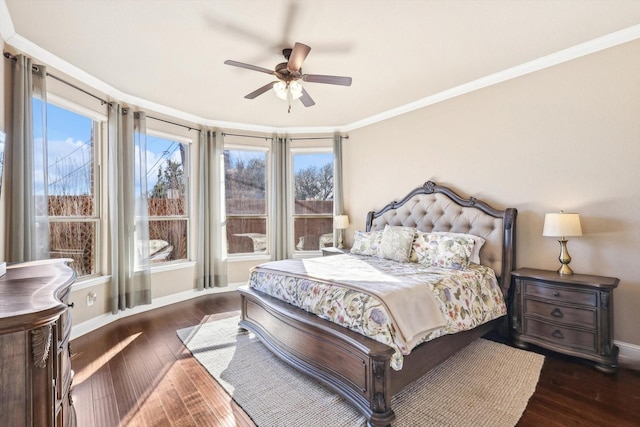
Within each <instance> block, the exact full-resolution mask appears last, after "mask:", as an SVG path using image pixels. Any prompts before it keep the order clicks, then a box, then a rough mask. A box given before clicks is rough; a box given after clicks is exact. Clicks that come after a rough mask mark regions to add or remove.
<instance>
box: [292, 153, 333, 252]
mask: <svg viewBox="0 0 640 427" xmlns="http://www.w3.org/2000/svg"><path fill="white" fill-rule="evenodd" d="M292 156H293V196H294V200H293V238H294V242H293V244H294V247H295V250H296V251H319V250H320V249H322V248H323V247H327V246H333V152H332V151H331V150H330V149H326V150H321V149H316V150H309V149H295V148H294V149H292Z"/></svg>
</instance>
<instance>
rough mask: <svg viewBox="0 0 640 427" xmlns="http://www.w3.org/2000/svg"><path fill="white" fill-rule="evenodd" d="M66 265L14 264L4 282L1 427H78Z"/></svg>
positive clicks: (0, 298)
mask: <svg viewBox="0 0 640 427" xmlns="http://www.w3.org/2000/svg"><path fill="white" fill-rule="evenodd" d="M67 261H70V260H64V259H57V260H43V261H33V262H27V263H20V264H13V265H9V266H7V273H6V274H5V275H4V276H2V277H0V418H1V419H0V424H1V425H4V426H12V427H20V426H28V427H49V426H51V427H53V426H55V427H73V426H75V425H76V417H75V410H74V408H73V403H72V400H71V388H72V383H73V371H72V370H71V360H70V357H71V355H70V352H71V349H70V347H69V336H70V334H71V313H70V310H69V306H68V301H69V295H70V293H71V284H72V283H73V281H74V280H75V277H76V275H75V272H74V271H73V269H71V268H70V267H69V266H68V264H67Z"/></svg>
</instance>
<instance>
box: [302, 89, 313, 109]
mask: <svg viewBox="0 0 640 427" xmlns="http://www.w3.org/2000/svg"><path fill="white" fill-rule="evenodd" d="M300 102H302V105H304V106H305V107H311V106H312V105H316V103H315V101H314V100H313V99H311V97H310V96H309V93H307V91H306V90H304V88H302V96H301V97H300Z"/></svg>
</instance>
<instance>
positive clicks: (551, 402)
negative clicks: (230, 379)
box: [71, 292, 640, 427]
mask: <svg viewBox="0 0 640 427" xmlns="http://www.w3.org/2000/svg"><path fill="white" fill-rule="evenodd" d="M239 302H240V298H239V296H238V293H237V292H229V293H222V294H212V295H206V296H202V297H199V298H195V299H192V300H189V301H185V302H182V303H179V304H174V305H171V306H168V307H163V308H159V309H156V310H152V311H149V312H146V313H142V314H138V315H134V316H130V317H126V318H123V319H121V320H118V321H116V322H114V323H112V324H110V325H107V326H105V327H103V328H100V329H99V330H96V331H94V332H91V333H89V334H86V335H84V336H82V337H79V338H77V339H75V340H73V342H72V344H71V345H72V348H73V352H74V354H73V359H72V368H73V370H74V371H75V377H74V390H73V397H74V404H75V407H76V412H77V415H78V426H79V427H103V426H123V427H124V426H149V427H151V426H153V427H156V426H253V425H254V424H253V422H252V421H251V419H250V418H249V417H248V416H247V415H246V414H245V413H244V412H243V411H242V409H240V408H239V407H238V406H237V405H236V404H235V403H234V402H233V400H232V399H231V398H230V397H229V396H228V395H227V394H226V392H225V391H224V390H223V389H222V387H220V386H219V385H218V383H217V382H216V381H215V380H213V379H212V378H211V377H210V376H209V374H208V373H207V372H206V371H205V369H204V368H203V367H202V366H201V365H200V364H199V363H198V362H197V361H196V360H195V359H193V358H192V357H191V354H190V353H189V351H188V350H186V349H185V348H184V346H183V345H182V342H181V341H180V339H179V338H178V337H177V335H176V330H177V329H180V328H184V327H187V326H192V325H196V324H199V323H202V322H206V321H208V320H211V319H216V318H222V317H226V316H231V315H234V314H236V312H237V310H238V307H239ZM578 425H579V426H640V372H639V371H633V370H628V369H620V370H619V371H618V372H617V373H616V374H614V375H605V374H602V373H600V372H598V371H596V370H595V369H593V368H592V367H591V366H588V365H587V364H585V363H582V362H579V361H576V360H575V359H571V358H567V357H560V356H557V355H551V354H547V357H546V359H545V363H544V367H543V369H542V373H541V376H540V381H539V383H538V386H537V388H536V391H535V393H534V395H533V396H532V398H531V399H530V401H529V405H528V406H527V409H526V411H525V413H524V414H523V416H522V418H521V419H520V422H519V423H518V426H520V427H528V426H536V427H538V426H578Z"/></svg>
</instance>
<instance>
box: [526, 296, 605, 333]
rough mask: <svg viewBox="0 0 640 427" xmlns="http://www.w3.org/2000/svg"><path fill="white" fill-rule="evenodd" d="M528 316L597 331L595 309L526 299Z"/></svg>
mask: <svg viewBox="0 0 640 427" xmlns="http://www.w3.org/2000/svg"><path fill="white" fill-rule="evenodd" d="M524 313H525V315H526V316H530V315H533V316H537V317H542V318H544V319H548V320H551V321H553V322H558V323H563V324H565V325H573V326H582V327H586V328H592V329H596V327H597V317H598V316H597V312H596V310H595V309H588V308H576V307H564V306H559V305H556V304H551V303H547V302H543V301H538V300H533V299H525V301H524Z"/></svg>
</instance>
